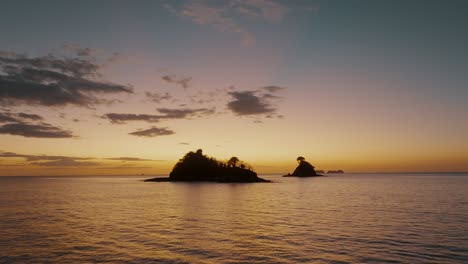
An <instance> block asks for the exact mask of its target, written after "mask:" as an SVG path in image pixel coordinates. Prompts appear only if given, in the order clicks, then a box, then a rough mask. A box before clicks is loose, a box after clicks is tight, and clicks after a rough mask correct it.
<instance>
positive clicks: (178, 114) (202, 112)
mask: <svg viewBox="0 0 468 264" xmlns="http://www.w3.org/2000/svg"><path fill="white" fill-rule="evenodd" d="M156 110H158V111H159V112H160V113H162V114H164V115H163V116H162V119H182V118H190V117H202V116H207V115H212V114H214V113H215V109H214V108H211V109H208V108H196V109H190V108H185V109H171V108H157V109H156Z"/></svg>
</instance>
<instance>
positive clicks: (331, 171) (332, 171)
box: [327, 170, 344, 174]
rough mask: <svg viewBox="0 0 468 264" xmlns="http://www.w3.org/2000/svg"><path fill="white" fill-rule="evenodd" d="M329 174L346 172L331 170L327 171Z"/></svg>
mask: <svg viewBox="0 0 468 264" xmlns="http://www.w3.org/2000/svg"><path fill="white" fill-rule="evenodd" d="M329 173H344V171H342V170H329V171H327V174H329Z"/></svg>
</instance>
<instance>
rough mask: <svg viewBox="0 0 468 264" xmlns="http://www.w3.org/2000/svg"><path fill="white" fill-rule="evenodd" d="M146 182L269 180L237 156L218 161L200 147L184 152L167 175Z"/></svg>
mask: <svg viewBox="0 0 468 264" xmlns="http://www.w3.org/2000/svg"><path fill="white" fill-rule="evenodd" d="M145 181H147V182H220V183H221V182H225V183H250V182H270V181H269V180H265V179H262V178H259V177H258V176H257V173H256V172H254V171H253V170H252V168H251V167H250V166H249V165H248V164H246V163H245V162H243V161H241V160H239V159H238V158H237V157H232V158H230V159H229V160H228V161H219V160H217V159H215V158H213V157H209V156H207V155H204V154H203V151H202V150H201V149H199V150H197V151H195V152H193V151H190V152H189V153H187V154H185V156H184V157H183V158H182V159H180V160H179V161H178V162H177V163H176V165H175V166H174V168H173V169H172V171H171V173H170V174H169V177H164V178H162V177H159V178H152V179H147V180H145Z"/></svg>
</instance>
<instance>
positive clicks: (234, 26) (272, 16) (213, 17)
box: [166, 0, 290, 46]
mask: <svg viewBox="0 0 468 264" xmlns="http://www.w3.org/2000/svg"><path fill="white" fill-rule="evenodd" d="M166 8H167V10H169V11H171V12H172V13H174V14H176V15H178V16H179V17H182V18H186V19H189V20H191V21H192V22H194V23H196V24H199V25H210V26H212V27H213V28H215V29H216V30H218V31H219V32H230V33H234V34H237V35H239V36H240V38H241V44H242V45H244V46H252V45H254V44H255V42H256V38H255V35H254V34H253V33H252V32H251V31H250V30H248V29H247V28H246V27H245V26H241V24H242V23H241V21H242V20H244V19H246V18H250V19H260V20H262V21H265V22H268V23H279V22H281V21H282V20H283V18H284V16H285V15H286V14H287V13H288V12H289V11H290V9H289V8H288V7H286V6H284V5H282V4H280V3H278V2H276V1H273V0H249V1H240V0H231V1H227V2H222V3H221V2H209V1H187V2H185V4H183V5H182V6H180V7H176V6H174V5H166Z"/></svg>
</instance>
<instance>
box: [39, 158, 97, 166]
mask: <svg viewBox="0 0 468 264" xmlns="http://www.w3.org/2000/svg"><path fill="white" fill-rule="evenodd" d="M30 164H31V165H36V166H46V167H82V166H97V165H100V164H101V163H99V162H93V161H78V160H76V159H73V158H69V157H63V158H61V159H58V160H52V161H43V162H32V163H30Z"/></svg>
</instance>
